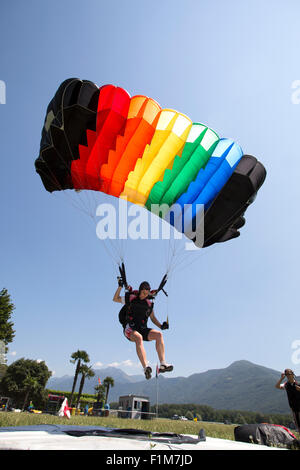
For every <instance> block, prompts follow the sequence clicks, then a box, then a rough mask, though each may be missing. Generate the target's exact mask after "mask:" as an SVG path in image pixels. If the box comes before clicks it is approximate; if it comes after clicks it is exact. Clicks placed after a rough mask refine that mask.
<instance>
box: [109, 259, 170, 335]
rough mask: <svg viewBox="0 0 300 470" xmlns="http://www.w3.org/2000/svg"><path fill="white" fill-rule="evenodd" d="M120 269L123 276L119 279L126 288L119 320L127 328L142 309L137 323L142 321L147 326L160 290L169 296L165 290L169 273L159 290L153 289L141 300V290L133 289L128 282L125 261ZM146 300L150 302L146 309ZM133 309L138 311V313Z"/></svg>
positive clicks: (163, 279)
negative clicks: (144, 304)
mask: <svg viewBox="0 0 300 470" xmlns="http://www.w3.org/2000/svg"><path fill="white" fill-rule="evenodd" d="M119 271H120V275H121V276H120V277H119V278H118V279H119V280H120V281H121V283H122V284H123V286H124V287H125V289H126V292H125V305H123V307H122V308H121V310H120V312H119V322H120V323H121V325H122V326H123V328H125V327H126V325H127V324H129V325H130V324H133V323H135V317H136V316H137V315H138V314H139V313H138V311H139V310H140V313H141V315H140V318H138V320H137V323H141V326H142V327H143V324H144V326H145V327H146V326H147V320H148V318H149V316H150V315H151V313H152V311H153V306H154V299H155V297H156V295H157V294H158V292H160V291H161V290H162V291H163V293H164V294H165V295H166V296H168V294H167V292H166V291H165V290H164V286H165V284H166V282H167V275H166V274H165V275H164V277H163V278H162V281H161V283H160V285H159V287H158V289H157V290H154V291H151V292H150V294H149V295H148V297H147V298H146V299H144V300H140V299H139V291H137V290H134V291H133V290H132V289H131V288H130V287H129V286H128V284H127V279H126V273H125V266H124V263H122V265H121V266H119ZM144 302H146V303H147V304H148V308H146V309H145V307H144V306H143V303H144ZM139 304H140V305H139ZM133 310H136V311H137V315H136V313H135V312H134V311H133Z"/></svg>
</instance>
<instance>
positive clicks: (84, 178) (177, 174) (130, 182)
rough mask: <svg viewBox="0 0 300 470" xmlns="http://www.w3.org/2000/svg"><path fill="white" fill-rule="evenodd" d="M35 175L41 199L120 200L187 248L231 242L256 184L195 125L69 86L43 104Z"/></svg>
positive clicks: (119, 95)
mask: <svg viewBox="0 0 300 470" xmlns="http://www.w3.org/2000/svg"><path fill="white" fill-rule="evenodd" d="M35 168H36V171H37V172H38V174H39V175H40V177H41V179H42V182H43V185H44V187H45V188H46V190H47V191H49V192H52V191H59V190H65V189H75V190H90V191H100V192H103V193H106V194H110V195H112V196H115V197H117V198H122V199H126V200H128V201H130V202H132V203H134V204H139V205H142V206H144V207H145V208H147V209H148V210H150V211H152V212H155V213H157V215H159V216H160V217H162V218H163V219H165V220H166V221H168V222H169V223H170V224H172V225H173V226H174V227H175V228H176V229H177V230H178V231H180V232H182V233H184V234H185V235H186V236H187V237H188V238H190V239H191V240H193V241H194V242H195V244H196V245H197V246H209V245H211V244H213V243H216V242H224V241H226V240H230V239H232V238H235V237H237V236H239V229H240V228H241V227H242V226H243V225H244V223H245V218H244V213H245V211H246V209H247V207H248V206H249V205H250V204H251V203H252V202H253V200H254V199H255V196H256V194H257V191H258V190H259V188H260V187H261V185H262V184H263V182H264V180H265V177H266V170H265V168H264V167H263V165H262V164H261V163H260V162H258V161H257V159H256V158H255V157H252V156H250V155H244V154H243V151H242V149H241V147H240V146H239V145H238V144H237V143H235V142H234V141H232V140H231V139H228V138H221V137H220V136H219V135H218V134H217V133H216V132H215V131H214V130H212V129H210V128H209V127H208V126H206V125H205V124H202V123H199V122H192V120H191V119H190V118H189V117H187V116H186V115H185V114H183V113H181V112H178V111H176V110H173V109H168V108H167V109H162V108H161V106H160V105H159V104H158V103H157V102H156V101H155V100H153V99H152V98H149V97H147V96H143V95H136V96H132V97H131V96H130V95H129V93H128V92H127V91H126V90H124V89H123V88H121V87H117V86H114V85H104V86H102V87H100V88H99V87H98V86H97V85H96V84H94V83H92V82H90V81H88V80H80V79H78V78H70V79H67V80H65V81H64V82H63V83H62V84H61V85H60V87H59V88H58V90H57V92H56V93H55V95H54V97H53V99H52V100H51V102H50V103H49V105H48V108H47V113H46V118H45V123H44V126H43V129H42V137H41V145H40V153H39V156H38V158H37V159H36V161H35ZM199 221H200V222H199ZM203 221H204V224H203V223H202V222H203ZM202 227H203V228H204V230H203V228H202ZM200 231H202V233H201V237H197V235H199V233H200ZM199 240H201V243H200V242H199Z"/></svg>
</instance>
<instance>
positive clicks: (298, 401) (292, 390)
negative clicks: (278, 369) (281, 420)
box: [275, 369, 300, 433]
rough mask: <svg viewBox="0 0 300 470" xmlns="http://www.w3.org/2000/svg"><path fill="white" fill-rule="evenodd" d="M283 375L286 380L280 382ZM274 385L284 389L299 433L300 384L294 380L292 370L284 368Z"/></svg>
mask: <svg viewBox="0 0 300 470" xmlns="http://www.w3.org/2000/svg"><path fill="white" fill-rule="evenodd" d="M285 377H286V378H287V381H286V382H285V383H282V381H283V379H284V378H285ZM275 387H276V388H278V389H279V390H285V391H286V393H287V397H288V402H289V405H290V408H291V410H292V414H293V418H294V422H295V425H296V428H297V430H298V432H299V433H300V384H299V383H298V382H297V381H296V377H295V374H294V372H293V371H292V370H291V369H285V371H284V372H283V373H282V374H281V376H280V379H279V380H278V382H277V383H276V385H275Z"/></svg>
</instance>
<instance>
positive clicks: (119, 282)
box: [117, 277, 124, 287]
mask: <svg viewBox="0 0 300 470" xmlns="http://www.w3.org/2000/svg"><path fill="white" fill-rule="evenodd" d="M117 279H118V284H119V287H124V282H123V281H122V278H121V277H118V278H117Z"/></svg>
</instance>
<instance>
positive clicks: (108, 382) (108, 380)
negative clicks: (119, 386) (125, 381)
mask: <svg viewBox="0 0 300 470" xmlns="http://www.w3.org/2000/svg"><path fill="white" fill-rule="evenodd" d="M103 385H104V386H105V388H106V395H105V403H107V399H108V393H109V387H113V386H114V385H115V381H114V379H113V378H112V377H105V379H104V380H103Z"/></svg>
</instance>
